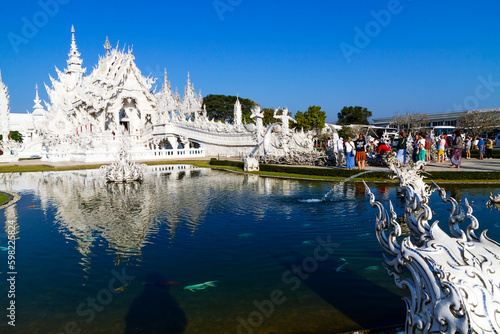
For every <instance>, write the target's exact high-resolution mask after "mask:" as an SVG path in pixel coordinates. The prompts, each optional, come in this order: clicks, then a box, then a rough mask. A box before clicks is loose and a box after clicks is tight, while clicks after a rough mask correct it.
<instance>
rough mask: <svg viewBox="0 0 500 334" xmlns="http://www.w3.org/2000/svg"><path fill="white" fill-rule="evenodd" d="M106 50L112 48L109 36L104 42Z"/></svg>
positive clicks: (107, 51)
mask: <svg viewBox="0 0 500 334" xmlns="http://www.w3.org/2000/svg"><path fill="white" fill-rule="evenodd" d="M104 50H106V54H108V53H109V50H111V44H110V43H109V39H108V36H106V42H104Z"/></svg>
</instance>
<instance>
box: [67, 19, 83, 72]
mask: <svg viewBox="0 0 500 334" xmlns="http://www.w3.org/2000/svg"><path fill="white" fill-rule="evenodd" d="M68 57H69V59H68V60H67V63H68V69H67V70H66V73H83V72H84V71H83V70H82V60H81V59H80V52H78V47H77V46H76V39H75V27H74V26H73V25H72V26H71V48H70V50H69V54H68Z"/></svg>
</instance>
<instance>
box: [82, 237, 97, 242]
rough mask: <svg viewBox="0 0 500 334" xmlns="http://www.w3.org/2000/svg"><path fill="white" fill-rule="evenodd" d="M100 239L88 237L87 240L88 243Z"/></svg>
mask: <svg viewBox="0 0 500 334" xmlns="http://www.w3.org/2000/svg"><path fill="white" fill-rule="evenodd" d="M97 239H99V237H88V238H85V240H86V241H95V240H97Z"/></svg>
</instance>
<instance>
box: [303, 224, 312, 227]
mask: <svg viewBox="0 0 500 334" xmlns="http://www.w3.org/2000/svg"><path fill="white" fill-rule="evenodd" d="M302 226H304V227H308V226H311V224H302Z"/></svg>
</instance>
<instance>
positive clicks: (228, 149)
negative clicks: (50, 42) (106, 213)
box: [0, 27, 313, 162]
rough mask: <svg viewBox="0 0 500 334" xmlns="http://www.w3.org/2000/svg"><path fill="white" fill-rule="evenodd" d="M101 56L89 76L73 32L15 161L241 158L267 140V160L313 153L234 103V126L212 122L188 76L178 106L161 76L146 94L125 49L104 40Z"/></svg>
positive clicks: (3, 106)
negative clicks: (124, 155) (124, 154)
mask: <svg viewBox="0 0 500 334" xmlns="http://www.w3.org/2000/svg"><path fill="white" fill-rule="evenodd" d="M104 48H105V51H106V54H105V55H104V56H101V57H100V59H99V61H98V64H97V66H96V67H95V68H93V69H92V71H91V72H90V73H89V74H87V70H86V68H84V67H82V64H83V61H82V59H81V54H80V52H78V47H77V44H76V38H75V29H74V27H71V46H70V52H69V54H68V59H67V68H66V69H65V70H63V71H60V70H58V69H57V68H56V72H57V78H52V77H50V81H51V84H52V85H51V87H49V86H48V85H45V88H46V90H47V93H48V97H49V101H48V102H45V103H44V104H45V106H42V104H41V102H42V101H41V100H40V98H39V94H38V86H36V92H35V99H34V103H35V104H34V106H33V111H32V112H31V113H28V115H25V116H26V117H25V118H24V121H23V122H22V124H21V126H22V127H23V130H24V133H23V134H24V136H25V142H24V147H23V148H22V150H21V152H20V157H33V156H40V157H41V158H42V160H45V161H81V162H107V161H113V160H114V159H115V156H116V155H117V153H118V152H119V150H120V147H121V146H122V143H123V142H126V144H127V146H128V147H130V152H129V153H130V155H131V158H132V159H133V160H143V161H144V160H166V159H177V158H187V157H205V156H216V155H232V156H235V155H242V156H243V155H248V154H256V153H259V152H260V153H263V152H264V150H263V148H262V147H263V144H264V139H265V137H266V136H267V141H266V153H270V152H271V153H273V154H278V155H279V154H283V153H286V152H290V150H292V151H301V150H303V151H307V150H311V149H312V147H313V145H312V140H311V138H309V137H308V136H307V135H305V134H303V133H302V134H301V133H292V132H290V133H289V132H288V120H286V122H287V124H286V125H285V126H283V127H282V128H283V130H286V131H282V132H280V131H278V130H279V129H280V127H275V128H274V129H273V130H272V131H268V130H269V129H270V128H268V129H266V128H265V127H263V126H262V117H263V115H259V113H260V109H259V111H258V112H257V113H255V115H254V114H252V117H253V118H255V119H256V124H253V123H250V124H244V123H243V121H242V110H241V104H240V101H239V100H237V102H236V104H235V108H234V113H235V114H234V122H233V123H223V122H216V121H214V120H211V119H209V118H208V116H207V111H206V109H204V107H203V98H202V95H201V92H200V93H199V94H196V92H195V89H194V85H193V84H192V83H191V79H190V76H189V73H188V76H187V84H186V87H185V89H184V95H183V97H182V98H181V97H180V95H179V94H178V92H177V91H176V92H175V93H174V92H173V91H172V87H171V84H170V82H169V81H168V78H167V72H166V70H165V77H164V81H163V84H162V87H161V91H159V92H156V91H155V89H153V88H152V87H153V84H154V83H155V82H156V78H152V77H145V76H143V75H142V73H141V71H140V70H139V69H138V68H137V66H136V64H135V57H134V55H133V53H132V49H131V48H130V49H128V50H125V49H122V50H120V49H118V47H116V48H114V49H112V48H111V46H110V43H109V40H108V39H107V38H106V43H105V44H104ZM1 85H3V84H1V80H0V113H2V114H1V115H2V117H1V120H2V121H1V122H2V123H1V124H0V131H7V130H5V129H8V128H9V125H8V124H4V123H5V121H4V120H5V119H7V120H8V119H9V117H7V118H5V117H3V113H6V112H7V113H8V94H7V92H6V88H5V89H4V90H2V87H4V86H1ZM2 94H3V95H2ZM259 117H260V119H259ZM272 126H274V125H272ZM7 133H8V132H7ZM271 137H273V138H271ZM270 150H271V151H270Z"/></svg>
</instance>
